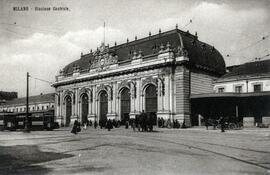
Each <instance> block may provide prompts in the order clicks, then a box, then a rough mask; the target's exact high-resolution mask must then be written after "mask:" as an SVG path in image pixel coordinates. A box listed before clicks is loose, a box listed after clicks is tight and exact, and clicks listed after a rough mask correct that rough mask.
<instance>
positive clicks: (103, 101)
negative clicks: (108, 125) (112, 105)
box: [99, 90, 108, 121]
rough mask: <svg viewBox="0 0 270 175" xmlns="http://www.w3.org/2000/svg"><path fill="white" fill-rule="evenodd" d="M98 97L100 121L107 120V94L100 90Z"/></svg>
mask: <svg viewBox="0 0 270 175" xmlns="http://www.w3.org/2000/svg"><path fill="white" fill-rule="evenodd" d="M99 96H100V97H99V99H100V105H99V106H100V107H99V115H100V116H99V119H100V120H101V121H104V120H107V113H108V94H107V92H106V91H104V90H103V91H101V92H100V95H99Z"/></svg>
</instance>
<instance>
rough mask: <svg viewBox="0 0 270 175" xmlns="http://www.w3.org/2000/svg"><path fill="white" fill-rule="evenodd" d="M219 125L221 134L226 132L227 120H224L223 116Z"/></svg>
mask: <svg viewBox="0 0 270 175" xmlns="http://www.w3.org/2000/svg"><path fill="white" fill-rule="evenodd" d="M219 124H220V129H221V132H225V119H224V117H222V116H221V117H220V118H219Z"/></svg>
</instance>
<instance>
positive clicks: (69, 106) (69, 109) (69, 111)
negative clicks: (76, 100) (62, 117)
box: [65, 95, 72, 126]
mask: <svg viewBox="0 0 270 175" xmlns="http://www.w3.org/2000/svg"><path fill="white" fill-rule="evenodd" d="M65 103H66V125H67V126H69V124H70V118H71V114H72V102H71V97H70V96H69V95H68V96H67V97H66V99H65Z"/></svg>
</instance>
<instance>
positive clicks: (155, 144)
mask: <svg viewBox="0 0 270 175" xmlns="http://www.w3.org/2000/svg"><path fill="white" fill-rule="evenodd" d="M0 174H1V175H2V174H3V175H4V174H27V175H28V174H110V175H111V174H117V175H118V174H155V175H157V174H161V175H164V174H207V175H208V174H265V175H270V129H268V128H267V129H243V130H234V131H226V132H225V133H221V132H220V131H219V130H205V129H204V128H190V129H156V130H155V132H151V133H150V132H144V133H142V132H133V131H132V130H131V129H128V130H127V129H124V128H117V129H113V130H111V131H110V132H109V131H107V130H101V129H97V130H95V129H93V128H88V129H87V130H83V131H82V132H81V133H79V134H78V135H73V134H71V133H70V128H61V129H59V130H55V131H33V132H31V133H23V132H0Z"/></svg>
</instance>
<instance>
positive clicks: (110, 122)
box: [106, 119, 112, 131]
mask: <svg viewBox="0 0 270 175" xmlns="http://www.w3.org/2000/svg"><path fill="white" fill-rule="evenodd" d="M106 127H107V129H108V131H110V130H111V129H112V121H111V119H109V120H108V121H107V123H106Z"/></svg>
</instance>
